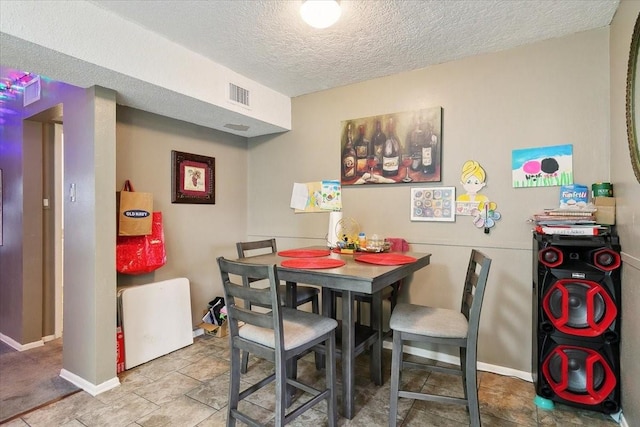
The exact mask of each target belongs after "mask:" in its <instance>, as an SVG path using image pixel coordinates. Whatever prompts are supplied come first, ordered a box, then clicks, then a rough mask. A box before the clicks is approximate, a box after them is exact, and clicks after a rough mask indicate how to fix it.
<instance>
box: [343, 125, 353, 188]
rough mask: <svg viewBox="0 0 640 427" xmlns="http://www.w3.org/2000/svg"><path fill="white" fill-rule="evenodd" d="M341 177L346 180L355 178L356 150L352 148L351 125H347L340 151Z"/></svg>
mask: <svg viewBox="0 0 640 427" xmlns="http://www.w3.org/2000/svg"><path fill="white" fill-rule="evenodd" d="M342 177H343V178H346V179H352V178H355V177H356V150H355V149H354V148H353V134H352V130H351V123H348V124H347V135H346V141H345V144H344V148H343V149H342Z"/></svg>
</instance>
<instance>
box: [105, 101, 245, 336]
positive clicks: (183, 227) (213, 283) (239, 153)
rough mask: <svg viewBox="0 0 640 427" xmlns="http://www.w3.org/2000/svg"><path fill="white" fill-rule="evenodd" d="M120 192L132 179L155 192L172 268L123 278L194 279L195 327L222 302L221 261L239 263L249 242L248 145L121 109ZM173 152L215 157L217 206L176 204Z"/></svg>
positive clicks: (128, 281)
mask: <svg viewBox="0 0 640 427" xmlns="http://www.w3.org/2000/svg"><path fill="white" fill-rule="evenodd" d="M117 121H118V123H117V141H118V142H117V147H118V149H117V158H116V165H117V166H116V185H117V187H118V188H122V185H123V183H124V181H125V180H126V179H130V180H131V182H132V183H133V185H134V188H135V189H136V190H137V191H146V192H151V193H153V206H154V210H156V211H161V212H162V216H163V222H164V233H165V242H166V245H165V246H166V250H167V264H166V265H165V266H164V267H161V268H160V269H158V270H156V271H155V272H154V273H150V274H144V275H139V276H131V275H124V274H121V275H119V276H118V284H119V285H129V284H141V283H150V282H154V281H159V280H165V279H170V278H174V277H187V278H188V279H189V281H190V285H191V312H192V321H193V324H194V325H197V324H199V323H200V322H201V321H202V311H203V310H206V308H207V303H208V302H209V301H211V300H212V299H213V298H214V297H215V296H222V287H221V285H220V284H219V282H220V278H219V275H220V273H219V272H218V268H217V265H216V262H215V261H216V257H217V256H220V255H224V256H226V257H234V258H235V257H236V252H235V242H237V241H240V240H243V239H244V238H245V237H246V224H247V214H246V212H247V173H246V171H247V142H246V138H242V137H239V136H235V135H231V134H227V133H224V132H220V131H216V130H212V129H207V128H204V127H201V126H197V125H192V124H189V123H185V122H181V121H179V120H173V119H168V118H166V117H162V116H157V115H154V114H151V113H145V112H142V111H139V110H133V109H130V108H126V107H119V108H118V116H117ZM171 150H177V151H183V152H187V153H192V154H199V155H203V156H210V157H214V158H215V199H216V203H215V204H214V205H198V204H172V203H171Z"/></svg>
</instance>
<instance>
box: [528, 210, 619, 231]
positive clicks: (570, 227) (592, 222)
mask: <svg viewBox="0 0 640 427" xmlns="http://www.w3.org/2000/svg"><path fill="white" fill-rule="evenodd" d="M595 212H596V208H595V207H593V206H587V207H584V208H581V209H562V208H556V209H545V210H544V211H543V212H541V213H537V214H534V215H533V217H532V222H533V223H534V224H535V228H534V231H536V232H538V233H542V234H565V235H571V236H599V235H603V234H607V233H609V227H608V226H606V225H599V224H597V223H596V217H595Z"/></svg>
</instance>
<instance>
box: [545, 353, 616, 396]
mask: <svg viewBox="0 0 640 427" xmlns="http://www.w3.org/2000/svg"><path fill="white" fill-rule="evenodd" d="M542 372H543V375H544V376H545V379H546V380H547V382H548V383H549V386H550V387H551V389H552V390H553V392H554V393H555V394H557V395H558V396H560V397H561V398H563V399H566V400H568V401H571V402H576V403H581V404H586V405H597V404H600V403H602V402H603V401H604V400H605V399H607V397H608V396H609V395H610V394H611V392H613V390H614V389H615V387H616V383H617V381H616V376H615V374H614V373H613V370H612V369H611V367H610V366H609V364H608V363H607V361H606V360H605V359H604V357H603V356H602V355H601V354H600V353H598V352H597V351H595V350H592V349H589V348H583V347H577V346H570V345H560V346H558V347H556V348H555V349H554V350H553V351H552V352H551V353H550V354H549V355H548V357H547V358H546V359H545V360H544V361H543V362H542Z"/></svg>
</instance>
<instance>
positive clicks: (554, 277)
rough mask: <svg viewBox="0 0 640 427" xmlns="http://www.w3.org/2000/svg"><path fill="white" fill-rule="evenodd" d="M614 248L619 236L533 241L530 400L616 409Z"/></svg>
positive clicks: (617, 272) (617, 267)
mask: <svg viewBox="0 0 640 427" xmlns="http://www.w3.org/2000/svg"><path fill="white" fill-rule="evenodd" d="M621 267H622V262H621V260H620V244H619V240H618V237H617V236H614V235H603V236H565V235H546V234H540V233H534V235H533V365H532V372H533V380H534V385H535V389H536V394H537V395H538V396H541V397H543V398H545V399H549V400H552V401H555V402H559V403H563V404H566V405H570V406H575V407H579V408H584V409H589V410H594V411H599V412H603V413H605V414H613V413H617V412H619V410H620V323H621V310H622V304H621V301H620V294H621V291H620V280H621Z"/></svg>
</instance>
